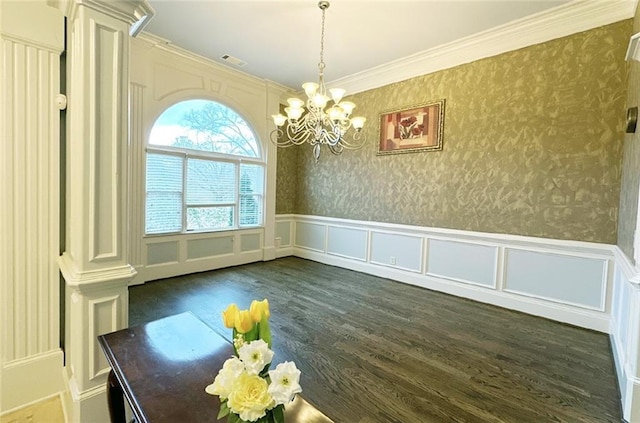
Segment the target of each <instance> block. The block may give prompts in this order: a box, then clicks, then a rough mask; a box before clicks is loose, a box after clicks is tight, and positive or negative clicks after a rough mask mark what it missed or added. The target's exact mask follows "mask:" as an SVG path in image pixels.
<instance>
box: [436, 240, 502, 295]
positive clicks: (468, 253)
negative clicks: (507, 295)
mask: <svg viewBox="0 0 640 423" xmlns="http://www.w3.org/2000/svg"><path fill="white" fill-rule="evenodd" d="M427 245H428V247H427V251H428V252H429V253H428V255H427V275H429V276H435V277H440V278H445V279H451V280H454V281H458V282H465V283H472V284H478V285H482V286H487V287H489V288H495V287H496V284H497V275H498V268H497V265H498V247H495V246H491V245H482V244H472V243H468V242H457V241H446V240H442V239H429V240H428V244H427ZM462 257H464V258H465V260H464V262H462V261H461V260H460V258H462Z"/></svg>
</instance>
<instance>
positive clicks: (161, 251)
mask: <svg viewBox="0 0 640 423" xmlns="http://www.w3.org/2000/svg"><path fill="white" fill-rule="evenodd" d="M178 248H179V245H178V241H168V242H156V243H153V244H147V264H148V265H154V264H162V263H177V262H178V261H179V259H180V252H179V250H178Z"/></svg>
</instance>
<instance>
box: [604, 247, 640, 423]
mask: <svg viewBox="0 0 640 423" xmlns="http://www.w3.org/2000/svg"><path fill="white" fill-rule="evenodd" d="M614 254H615V257H616V260H615V270H614V276H613V293H612V296H613V298H612V305H611V326H610V328H609V333H610V341H611V350H612V352H613V358H614V362H615V366H616V373H617V375H618V386H619V388H620V397H621V402H622V415H623V417H624V419H625V421H628V422H631V423H634V422H640V268H638V267H637V266H634V265H633V264H632V263H631V261H630V260H629V259H628V258H627V256H626V255H625V254H624V253H623V252H622V250H620V248H618V247H614Z"/></svg>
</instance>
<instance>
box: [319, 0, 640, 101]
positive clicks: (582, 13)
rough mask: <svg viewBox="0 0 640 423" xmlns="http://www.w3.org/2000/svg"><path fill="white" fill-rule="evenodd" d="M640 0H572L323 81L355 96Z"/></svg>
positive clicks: (597, 21)
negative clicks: (434, 46)
mask: <svg viewBox="0 0 640 423" xmlns="http://www.w3.org/2000/svg"><path fill="white" fill-rule="evenodd" d="M637 3H638V0H609V1H601V0H600V1H599V0H587V1H584V0H576V1H573V2H571V3H567V4H565V5H562V6H558V7H555V8H553V9H549V10H547V11H544V12H540V13H537V14H535V15H531V16H529V17H526V18H523V19H518V20H515V21H513V22H510V23H508V24H505V25H501V26H499V27H496V28H492V29H490V30H487V31H483V32H480V33H478V34H475V35H473V36H469V37H465V38H462V39H460V40H457V41H454V42H451V43H448V44H444V45H442V46H439V47H436V48H433V49H429V50H425V51H422V52H420V53H416V54H413V55H411V56H407V57H404V58H402V59H398V60H395V61H392V62H389V63H386V64H383V65H380V66H376V67H374V68H371V69H368V70H366V71H363V72H358V73H356V74H353V75H350V76H347V77H344V78H339V79H336V80H333V81H331V82H329V83H327V86H328V87H334V86H340V87H341V88H344V89H346V90H347V92H349V94H354V93H358V92H362V91H366V90H370V89H373V88H378V87H382V86H384V85H388V84H392V83H394V82H399V81H404V80H406V79H409V78H413V77H416V76H420V75H426V74H429V73H432V72H436V71H440V70H443V69H448V68H452V67H454V66H458V65H462V64H464V63H469V62H473V61H476V60H479V59H484V58H486V57H491V56H496V55H499V54H502V53H506V52H508V51H513V50H517V49H520V48H523V47H528V46H531V45H535V44H540V43H543V42H546V41H550V40H554V39H556V38H561V37H565V36H568V35H571V34H575V33H578V32H582V31H587V30H589V29H593V28H597V27H599V26H603V25H608V24H611V23H614V22H618V21H621V20H624V19H629V18H632V17H633V16H634V14H635V10H636V5H637Z"/></svg>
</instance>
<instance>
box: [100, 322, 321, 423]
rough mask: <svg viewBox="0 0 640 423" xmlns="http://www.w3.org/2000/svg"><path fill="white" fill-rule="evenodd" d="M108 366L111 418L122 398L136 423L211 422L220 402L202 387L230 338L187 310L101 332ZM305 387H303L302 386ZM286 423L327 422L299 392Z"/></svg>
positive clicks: (120, 420) (119, 421) (117, 420)
mask: <svg viewBox="0 0 640 423" xmlns="http://www.w3.org/2000/svg"><path fill="white" fill-rule="evenodd" d="M98 342H99V344H100V346H101V347H102V350H103V351H104V353H105V356H106V357H107V361H108V362H109V365H110V366H111V369H112V370H111V373H110V374H109V382H108V385H107V397H108V399H109V413H110V414H111V421H112V422H113V423H124V422H125V413H124V398H126V399H127V401H128V403H129V405H130V406H131V409H132V411H133V415H134V417H135V418H136V420H137V421H138V422H139V423H147V422H150V423H164V422H171V423H175V422H184V423H187V422H194V423H195V422H215V421H216V417H217V415H218V410H219V407H220V400H219V399H218V397H216V396H212V395H209V394H207V393H206V392H205V391H204V388H205V387H206V386H207V385H209V384H210V383H212V382H213V379H214V378H215V376H216V375H217V374H218V371H219V370H220V369H221V368H222V364H223V363H224V362H225V361H226V360H227V359H228V358H229V357H231V356H232V355H233V348H232V346H231V343H230V342H229V340H227V339H225V338H224V337H223V336H221V335H220V334H218V333H217V332H215V331H214V330H213V329H211V328H210V327H209V326H207V325H206V324H205V323H204V322H202V321H201V320H200V319H198V318H197V317H196V316H194V315H193V314H191V313H182V314H178V315H175V316H171V317H166V318H164V319H160V320H156V321H153V322H150V323H146V324H144V325H140V326H136V327H132V328H129V329H123V330H119V331H117V332H113V333H109V334H106V335H101V336H99V337H98ZM303 388H304V387H303ZM285 421H286V423H331V422H332V421H331V420H330V419H329V418H328V417H326V416H325V415H324V414H322V413H321V412H320V411H318V410H317V409H316V408H314V407H313V406H312V405H311V404H309V403H308V402H306V401H305V400H304V399H303V398H301V397H300V395H298V396H297V397H296V400H295V401H294V402H293V403H292V404H291V405H289V406H288V407H287V408H286V411H285Z"/></svg>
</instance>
